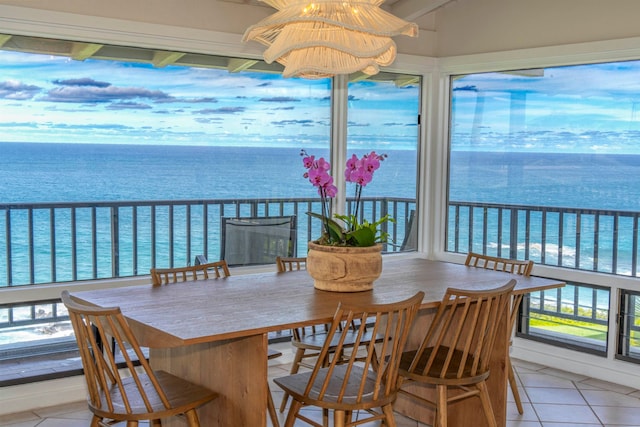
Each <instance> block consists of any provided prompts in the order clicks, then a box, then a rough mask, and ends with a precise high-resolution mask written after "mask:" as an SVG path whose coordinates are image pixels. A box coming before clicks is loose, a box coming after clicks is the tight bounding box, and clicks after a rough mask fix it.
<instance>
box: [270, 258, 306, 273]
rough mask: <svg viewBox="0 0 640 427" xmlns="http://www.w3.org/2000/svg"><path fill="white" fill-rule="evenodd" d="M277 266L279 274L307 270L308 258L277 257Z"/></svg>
mask: <svg viewBox="0 0 640 427" xmlns="http://www.w3.org/2000/svg"><path fill="white" fill-rule="evenodd" d="M276 266H277V267H278V273H286V272H287V271H298V270H306V269H307V258H306V257H281V256H279V257H276Z"/></svg>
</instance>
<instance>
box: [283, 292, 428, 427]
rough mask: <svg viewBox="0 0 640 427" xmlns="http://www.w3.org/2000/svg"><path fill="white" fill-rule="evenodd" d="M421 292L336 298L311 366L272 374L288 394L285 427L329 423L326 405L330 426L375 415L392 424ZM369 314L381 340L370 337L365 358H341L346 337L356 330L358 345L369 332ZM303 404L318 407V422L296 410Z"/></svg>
mask: <svg viewBox="0 0 640 427" xmlns="http://www.w3.org/2000/svg"><path fill="white" fill-rule="evenodd" d="M423 298H424V292H418V293H416V294H415V295H414V296H413V297H410V298H408V299H406V300H403V301H399V302H395V303H391V304H372V305H351V304H347V303H340V304H339V305H338V308H337V310H336V312H335V315H334V317H333V321H332V323H331V326H330V328H329V331H328V332H327V339H326V340H325V341H324V345H323V346H322V350H321V351H320V355H319V357H318V359H317V361H316V363H315V365H314V366H313V369H312V370H310V371H307V372H303V373H297V374H293V375H289V376H286V377H281V378H276V379H275V380H274V382H275V383H276V384H277V385H278V386H280V387H281V388H282V389H283V390H284V391H285V392H286V393H287V394H288V395H290V396H291V397H292V403H291V407H290V408H289V412H288V414H287V418H286V421H285V427H293V425H294V423H295V421H296V419H300V420H302V421H304V422H306V423H309V424H311V425H313V426H316V427H322V426H324V427H328V425H329V410H331V411H333V426H334V427H351V426H355V425H359V424H362V423H363V422H370V421H375V420H382V421H383V423H384V425H385V426H390V427H392V426H395V425H396V424H395V419H394V415H393V409H392V404H393V402H394V401H395V399H396V395H397V392H398V387H399V381H398V367H399V363H400V356H401V353H402V350H403V349H404V345H405V343H406V340H407V337H408V335H409V331H410V329H411V325H412V323H413V319H414V317H415V314H416V312H417V310H418V308H419V307H420V304H421V303H422V300H423ZM371 319H374V321H373V324H372V325H371V326H370V328H371V329H372V332H373V333H374V334H378V335H380V336H381V337H382V340H381V341H380V342H379V343H376V342H375V341H369V344H368V346H367V351H366V356H365V357H364V358H362V359H361V358H359V357H358V355H357V354H356V352H351V354H350V356H349V357H348V358H347V360H344V359H343V358H342V356H341V355H342V354H344V352H345V350H346V347H345V345H346V344H345V343H346V341H347V337H349V336H351V334H352V332H355V335H356V342H355V344H356V345H359V344H360V342H361V340H362V339H363V338H364V337H365V336H367V334H369V333H370V331H369V330H368V329H367V323H368V321H370V320H371ZM343 322H347V323H352V322H353V323H354V324H357V325H359V326H358V329H357V330H356V331H352V330H351V329H348V328H342V324H343ZM375 347H377V348H375ZM374 348H375V350H374ZM306 405H313V406H317V407H320V408H322V413H323V415H322V418H323V424H322V426H321V425H320V424H318V423H317V422H315V421H313V420H311V419H309V418H308V417H306V416H305V415H304V414H303V413H300V409H301V408H302V406H306ZM355 411H359V413H358V415H357V420H353V413H354V412H355ZM363 417H365V418H363ZM365 420H366V421H365Z"/></svg>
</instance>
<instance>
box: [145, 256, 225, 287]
mask: <svg viewBox="0 0 640 427" xmlns="http://www.w3.org/2000/svg"><path fill="white" fill-rule="evenodd" d="M230 275H231V273H230V272H229V267H228V266H227V263H226V261H224V260H222V261H216V262H206V263H204V264H197V265H191V266H187V267H175V268H152V269H151V283H152V284H153V286H161V285H167V284H171V283H180V282H189V281H193V280H205V279H218V278H220V277H228V276H230Z"/></svg>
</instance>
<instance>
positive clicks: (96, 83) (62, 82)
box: [53, 77, 111, 87]
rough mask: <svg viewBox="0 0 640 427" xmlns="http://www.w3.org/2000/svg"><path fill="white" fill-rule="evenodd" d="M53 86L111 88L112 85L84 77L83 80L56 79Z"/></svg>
mask: <svg viewBox="0 0 640 427" xmlns="http://www.w3.org/2000/svg"><path fill="white" fill-rule="evenodd" d="M53 84H55V85H59V86H92V87H109V86H111V83H109V82H99V81H97V80H94V79H92V78H90V77H83V78H81V79H66V80H60V79H56V80H54V81H53Z"/></svg>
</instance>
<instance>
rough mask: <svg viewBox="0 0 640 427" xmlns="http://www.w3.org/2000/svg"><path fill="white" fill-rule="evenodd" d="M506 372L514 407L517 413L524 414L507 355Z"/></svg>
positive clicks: (516, 383)
mask: <svg viewBox="0 0 640 427" xmlns="http://www.w3.org/2000/svg"><path fill="white" fill-rule="evenodd" d="M507 374H508V375H509V385H510V386H511V391H512V393H513V400H515V402H516V407H517V408H518V413H519V414H520V415H522V414H524V409H523V408H522V400H520V391H519V390H518V382H517V381H516V374H515V372H514V371H513V365H512V364H511V357H509V356H508V355H507Z"/></svg>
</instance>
